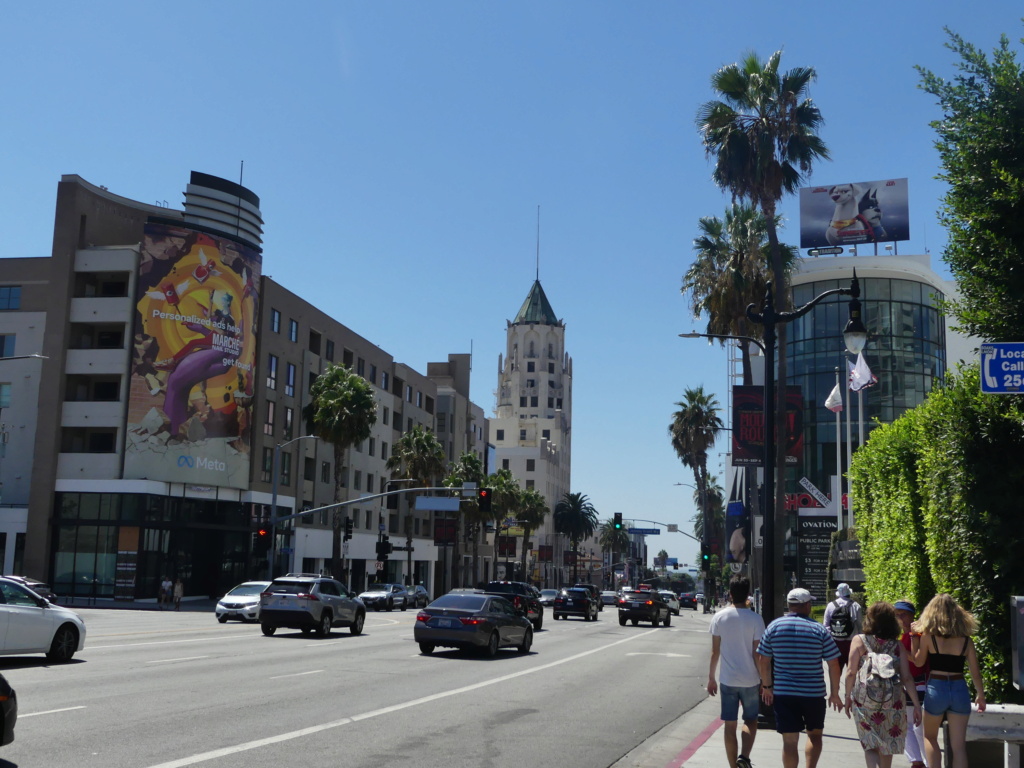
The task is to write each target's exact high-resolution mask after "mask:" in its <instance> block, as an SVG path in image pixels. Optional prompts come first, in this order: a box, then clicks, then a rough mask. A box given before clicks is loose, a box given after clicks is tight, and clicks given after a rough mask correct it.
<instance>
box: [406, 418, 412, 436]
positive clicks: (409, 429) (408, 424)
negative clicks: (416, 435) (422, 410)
mask: <svg viewBox="0 0 1024 768" xmlns="http://www.w3.org/2000/svg"><path fill="white" fill-rule="evenodd" d="M405 431H406V432H412V417H411V416H410V417H409V418H408V419H406V420H405Z"/></svg>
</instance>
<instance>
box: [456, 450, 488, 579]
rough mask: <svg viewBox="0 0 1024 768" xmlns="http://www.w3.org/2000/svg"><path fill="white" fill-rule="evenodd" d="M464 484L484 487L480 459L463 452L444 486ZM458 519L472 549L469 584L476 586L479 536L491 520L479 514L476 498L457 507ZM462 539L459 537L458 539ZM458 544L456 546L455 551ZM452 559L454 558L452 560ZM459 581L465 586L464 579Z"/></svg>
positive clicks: (478, 573) (466, 500)
mask: <svg viewBox="0 0 1024 768" xmlns="http://www.w3.org/2000/svg"><path fill="white" fill-rule="evenodd" d="M465 483H476V486H477V488H481V487H483V485H484V467H483V464H482V463H481V461H480V457H479V456H477V455H476V454H475V453H469V452H463V453H462V455H461V456H459V458H458V459H456V460H455V462H454V463H453V464H451V466H449V468H448V477H446V478H445V479H444V484H445V485H446V486H447V487H449V488H461V487H462V486H463V485H464V484H465ZM459 510H460V514H459V517H460V519H461V520H462V522H463V526H464V528H465V538H468V539H469V541H470V543H471V546H472V549H473V565H472V573H471V576H470V580H469V583H470V584H476V583H477V582H478V581H480V536H481V535H482V532H483V529H484V525H485V524H486V523H488V522H490V520H491V516H490V515H484V514H482V513H481V512H480V505H479V504H478V503H477V500H476V497H475V496H473V497H471V498H465V497H464V498H463V499H462V502H461V503H460V505H459ZM461 538H463V537H460V539H461ZM457 549H458V544H456V550H457ZM453 559H454V558H453ZM460 581H461V582H462V583H463V584H465V583H466V579H465V578H462V579H460ZM453 583H455V582H454V580H453Z"/></svg>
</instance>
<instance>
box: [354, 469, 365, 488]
mask: <svg viewBox="0 0 1024 768" xmlns="http://www.w3.org/2000/svg"><path fill="white" fill-rule="evenodd" d="M352 488H353V490H356V491H361V490H362V489H363V473H362V471H361V470H358V469H357V470H356V471H355V472H353V473H352Z"/></svg>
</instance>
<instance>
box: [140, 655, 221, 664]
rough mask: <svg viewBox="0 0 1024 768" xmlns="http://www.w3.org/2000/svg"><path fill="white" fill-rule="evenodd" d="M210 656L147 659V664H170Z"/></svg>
mask: <svg viewBox="0 0 1024 768" xmlns="http://www.w3.org/2000/svg"><path fill="white" fill-rule="evenodd" d="M208 658H210V657H209V656H182V657H181V658H180V659H157V660H156V661H147V662H146V663H147V664H170V663H171V662H172V661H195V660H196V659H208Z"/></svg>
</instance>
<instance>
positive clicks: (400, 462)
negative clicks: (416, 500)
mask: <svg viewBox="0 0 1024 768" xmlns="http://www.w3.org/2000/svg"><path fill="white" fill-rule="evenodd" d="M447 464H448V459H447V458H446V457H445V454H444V447H443V446H442V445H441V443H440V442H438V439H437V437H436V436H435V435H434V433H433V432H431V431H430V430H429V429H424V428H423V427H422V426H421V425H419V424H416V425H415V426H414V427H413V428H412V429H410V430H409V431H408V432H406V433H405V434H404V435H402V436H401V437H400V438H399V440H398V442H396V443H395V444H394V446H393V447H392V448H391V456H390V457H389V458H388V460H387V463H386V464H385V465H384V466H385V467H387V468H388V469H389V470H390V471H391V472H398V476H399V477H408V478H412V479H413V480H415V481H416V484H415V485H414V486H413V487H418V488H431V487H433V486H434V484H435V482H438V481H439V479H440V478H442V477H444V474H445V469H446V467H447ZM412 514H413V507H412V504H409V505H408V507H407V511H406V513H405V539H406V546H409V547H410V549H408V550H406V557H407V566H406V570H407V576H408V578H409V579H412V575H413V574H412V549H411V544H412ZM410 583H411V582H410Z"/></svg>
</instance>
